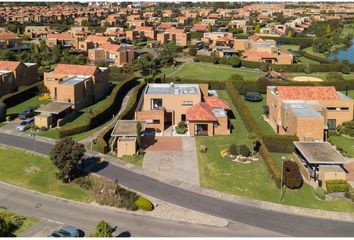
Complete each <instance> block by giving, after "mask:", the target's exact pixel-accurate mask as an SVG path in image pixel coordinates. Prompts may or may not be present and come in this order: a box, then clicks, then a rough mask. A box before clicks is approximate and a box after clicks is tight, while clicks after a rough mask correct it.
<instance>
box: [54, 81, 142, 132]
mask: <svg viewBox="0 0 354 240" xmlns="http://www.w3.org/2000/svg"><path fill="white" fill-rule="evenodd" d="M135 84H137V82H136V81H135V77H130V78H128V79H126V80H124V81H122V82H120V83H118V84H117V85H116V86H115V87H114V89H113V91H112V93H111V94H110V95H109V96H108V98H109V100H108V101H107V104H106V106H105V107H102V109H101V111H100V112H96V113H94V114H92V116H90V117H89V118H88V119H87V121H85V122H82V123H81V124H79V125H75V126H72V127H65V126H64V127H62V128H60V129H59V137H60V138H63V137H66V136H72V135H75V134H79V133H82V132H86V131H88V130H90V129H93V128H95V127H97V126H99V125H101V124H103V123H104V122H106V121H107V119H110V118H111V116H112V115H113V114H115V113H117V111H118V110H119V108H120V105H121V104H122V101H123V98H124V96H125V94H126V93H127V92H128V91H129V90H130V89H131V88H132V87H133V86H134V85H135ZM117 106H119V107H117Z"/></svg>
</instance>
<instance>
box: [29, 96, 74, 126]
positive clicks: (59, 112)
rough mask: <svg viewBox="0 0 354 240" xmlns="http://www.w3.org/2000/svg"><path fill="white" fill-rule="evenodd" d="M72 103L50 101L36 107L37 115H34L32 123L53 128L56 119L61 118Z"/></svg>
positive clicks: (68, 110) (67, 112) (70, 107)
mask: <svg viewBox="0 0 354 240" xmlns="http://www.w3.org/2000/svg"><path fill="white" fill-rule="evenodd" d="M72 106H73V104H71V103H65V102H50V103H48V104H46V105H44V106H42V107H40V108H38V109H36V112H39V113H40V114H38V115H37V116H35V117H34V124H35V125H36V126H37V127H40V128H41V127H44V128H53V127H56V126H57V124H58V120H60V119H63V118H64V117H65V116H66V115H68V114H69V113H70V112H71V111H72Z"/></svg>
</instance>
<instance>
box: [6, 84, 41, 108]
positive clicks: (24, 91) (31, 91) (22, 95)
mask: <svg viewBox="0 0 354 240" xmlns="http://www.w3.org/2000/svg"><path fill="white" fill-rule="evenodd" d="M40 84H43V82H36V83H35V84H32V85H29V86H25V87H20V88H19V89H18V91H16V92H13V93H9V94H6V95H4V96H2V97H1V98H0V102H2V103H5V104H6V107H7V108H10V107H13V106H16V105H17V104H20V103H22V102H24V101H26V100H28V99H30V98H32V97H34V96H36V95H37V94H38V92H39V89H38V87H39V85H40Z"/></svg>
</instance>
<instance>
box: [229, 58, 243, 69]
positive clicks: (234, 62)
mask: <svg viewBox="0 0 354 240" xmlns="http://www.w3.org/2000/svg"><path fill="white" fill-rule="evenodd" d="M229 64H230V65H231V66H232V67H239V66H240V64H241V59H240V57H239V56H238V55H233V56H232V57H231V58H230V59H229Z"/></svg>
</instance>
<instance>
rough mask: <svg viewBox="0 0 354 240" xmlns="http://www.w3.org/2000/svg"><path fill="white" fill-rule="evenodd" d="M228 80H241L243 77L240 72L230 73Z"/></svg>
mask: <svg viewBox="0 0 354 240" xmlns="http://www.w3.org/2000/svg"><path fill="white" fill-rule="evenodd" d="M230 80H234V81H242V80H244V79H243V76H242V75H241V74H239V73H235V74H232V75H231V76H230Z"/></svg>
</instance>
